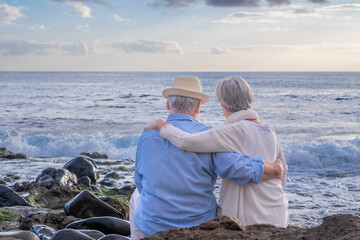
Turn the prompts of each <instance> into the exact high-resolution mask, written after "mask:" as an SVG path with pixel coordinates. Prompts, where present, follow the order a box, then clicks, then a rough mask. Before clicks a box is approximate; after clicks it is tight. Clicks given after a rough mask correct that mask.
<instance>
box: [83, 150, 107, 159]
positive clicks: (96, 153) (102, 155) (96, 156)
mask: <svg viewBox="0 0 360 240" xmlns="http://www.w3.org/2000/svg"><path fill="white" fill-rule="evenodd" d="M80 155H84V156H87V157H91V158H93V159H108V156H107V155H106V154H100V153H98V152H93V153H87V152H82V153H80Z"/></svg>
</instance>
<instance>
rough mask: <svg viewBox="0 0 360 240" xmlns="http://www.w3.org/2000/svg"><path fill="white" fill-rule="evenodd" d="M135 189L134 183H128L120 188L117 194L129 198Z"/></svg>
mask: <svg viewBox="0 0 360 240" xmlns="http://www.w3.org/2000/svg"><path fill="white" fill-rule="evenodd" d="M135 189H136V185H135V184H134V183H130V184H127V185H125V186H123V187H122V188H120V189H119V190H118V192H119V194H121V195H126V196H129V197H130V196H131V194H132V193H133V192H134V190H135Z"/></svg>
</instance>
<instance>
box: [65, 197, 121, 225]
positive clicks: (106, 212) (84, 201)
mask: <svg viewBox="0 0 360 240" xmlns="http://www.w3.org/2000/svg"><path fill="white" fill-rule="evenodd" d="M64 209H65V214H66V215H73V216H75V217H79V218H90V217H101V216H112V217H117V218H122V219H124V215H123V214H122V213H120V212H119V211H117V210H116V209H115V208H113V207H111V206H110V205H109V204H107V203H105V202H104V201H102V200H100V199H99V198H97V197H96V196H95V195H94V194H92V193H91V192H89V191H87V190H84V191H82V192H81V193H79V194H78V195H76V197H74V198H73V199H71V200H70V201H69V202H68V203H66V205H65V207H64Z"/></svg>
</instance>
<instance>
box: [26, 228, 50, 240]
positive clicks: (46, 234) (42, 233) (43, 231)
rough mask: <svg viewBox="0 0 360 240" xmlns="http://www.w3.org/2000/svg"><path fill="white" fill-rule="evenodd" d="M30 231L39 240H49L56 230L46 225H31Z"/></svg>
mask: <svg viewBox="0 0 360 240" xmlns="http://www.w3.org/2000/svg"><path fill="white" fill-rule="evenodd" d="M30 231H32V232H33V233H35V234H36V235H37V236H38V238H39V239H40V240H50V239H51V237H52V236H54V234H55V233H56V230H55V229H53V228H51V227H49V226H46V225H33V226H32V227H31V228H30Z"/></svg>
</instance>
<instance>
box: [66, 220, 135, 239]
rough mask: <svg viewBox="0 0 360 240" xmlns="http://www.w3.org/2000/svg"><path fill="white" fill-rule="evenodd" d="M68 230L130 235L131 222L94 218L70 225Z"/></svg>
mask: <svg viewBox="0 0 360 240" xmlns="http://www.w3.org/2000/svg"><path fill="white" fill-rule="evenodd" d="M66 228H73V229H94V230H98V231H100V232H102V233H104V234H106V235H107V234H119V235H123V236H129V235H130V223H129V221H126V220H123V219H119V218H115V217H94V218H88V219H84V220H80V221H76V222H73V223H70V224H69V225H67V226H66Z"/></svg>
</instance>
